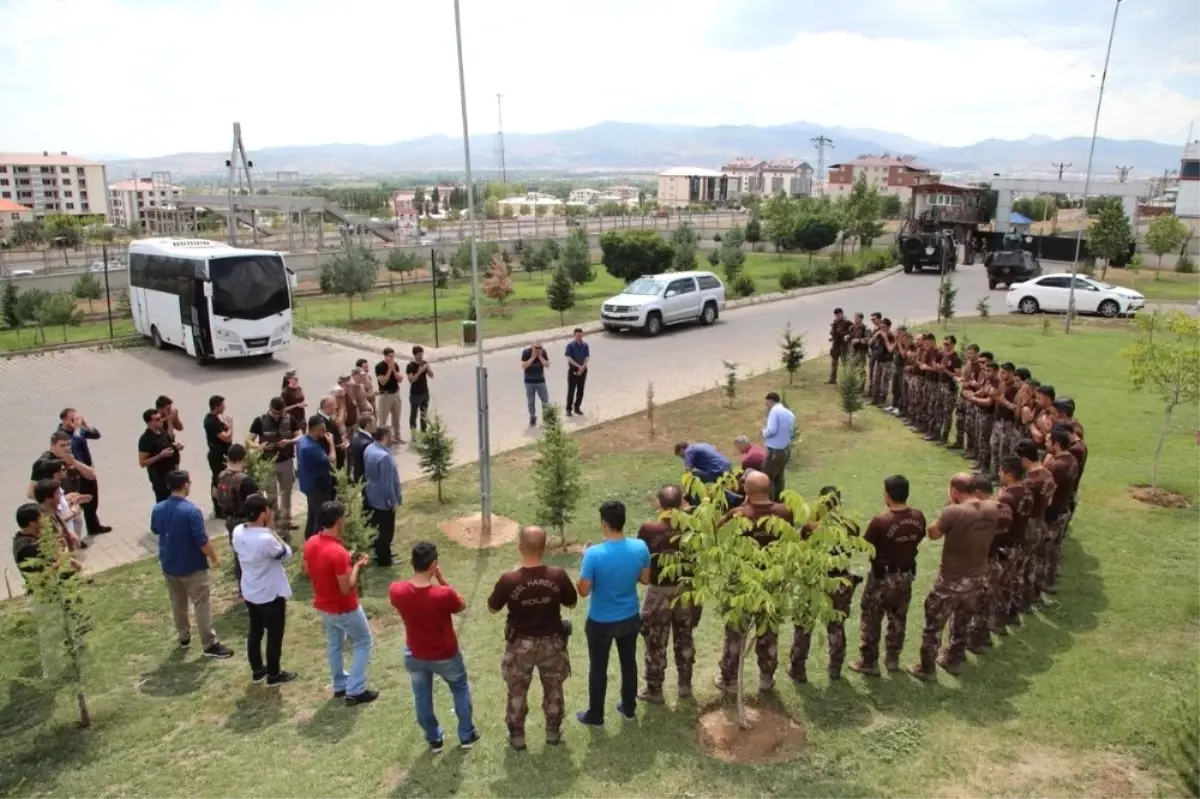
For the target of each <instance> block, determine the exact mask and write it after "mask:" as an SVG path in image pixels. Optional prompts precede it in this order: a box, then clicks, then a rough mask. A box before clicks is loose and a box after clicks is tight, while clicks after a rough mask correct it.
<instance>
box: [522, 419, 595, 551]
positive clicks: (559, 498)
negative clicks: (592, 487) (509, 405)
mask: <svg viewBox="0 0 1200 799" xmlns="http://www.w3.org/2000/svg"><path fill="white" fill-rule="evenodd" d="M542 428H543V430H542V437H541V438H540V439H538V443H537V458H536V459H535V460H534V462H533V479H534V484H535V486H536V489H537V498H538V512H537V520H538V524H542V525H545V526H546V527H549V528H551V529H554V530H557V531H558V537H559V540H560V541H561V542H562V545H563V546H566V544H567V532H566V528H567V524H568V523H569V522H570V521H571V519H572V518H573V517H574V515H575V508H576V507H577V506H578V505H579V500H580V497H582V495H583V482H582V478H581V476H580V469H579V445H578V444H577V443H576V442H575V439H574V438H572V437H571V436H570V435H568V434H567V431H566V429H565V428H564V427H563V425H562V417H561V416H559V410H558V406H557V405H547V406H546V407H545V408H543V409H542Z"/></svg>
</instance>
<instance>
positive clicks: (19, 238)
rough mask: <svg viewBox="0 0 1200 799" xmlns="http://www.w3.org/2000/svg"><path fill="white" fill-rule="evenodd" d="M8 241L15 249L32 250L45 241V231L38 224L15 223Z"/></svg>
mask: <svg viewBox="0 0 1200 799" xmlns="http://www.w3.org/2000/svg"><path fill="white" fill-rule="evenodd" d="M8 241H9V243H10V244H12V246H14V247H26V248H30V249H32V248H33V247H36V246H37V245H39V244H41V243H42V242H43V241H45V231H44V230H43V229H42V226H41V225H40V224H38V223H37V222H14V223H13V226H12V232H11V233H9V235H8Z"/></svg>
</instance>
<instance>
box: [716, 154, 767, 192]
mask: <svg viewBox="0 0 1200 799" xmlns="http://www.w3.org/2000/svg"><path fill="white" fill-rule="evenodd" d="M766 163H767V162H766V161H762V160H759V159H757V158H731V159H729V161H728V162H726V163H725V164H723V165H722V166H721V173H722V174H724V175H726V176H727V177H728V178H729V193H730V194H732V195H733V196H735V197H740V196H742V195H743V194H762V193H763V173H762V170H763V167H764V166H766Z"/></svg>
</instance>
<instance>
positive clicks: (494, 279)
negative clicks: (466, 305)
mask: <svg viewBox="0 0 1200 799" xmlns="http://www.w3.org/2000/svg"><path fill="white" fill-rule="evenodd" d="M513 291H514V289H513V284H512V280H511V279H510V278H509V276H508V266H507V265H506V264H505V263H504V261H503V259H501V258H493V259H492V273H491V274H490V275H489V276H488V277H486V278H485V279H484V281H483V294H484V296H485V297H487V298H489V299H492V300H495V301H496V302H497V303H499V304H500V315H501V316H504V302H505V300H507V299H508V298H509V297H511V296H512V295H513Z"/></svg>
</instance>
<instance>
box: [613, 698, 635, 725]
mask: <svg viewBox="0 0 1200 799" xmlns="http://www.w3.org/2000/svg"><path fill="white" fill-rule="evenodd" d="M616 707H617V715H618V716H620V717H621V718H623V719H625V720H626V721H633V720H634V719H636V718H637V714H636V713H633V712H630V713H626V712H625V703H624V702H617V706H616Z"/></svg>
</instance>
